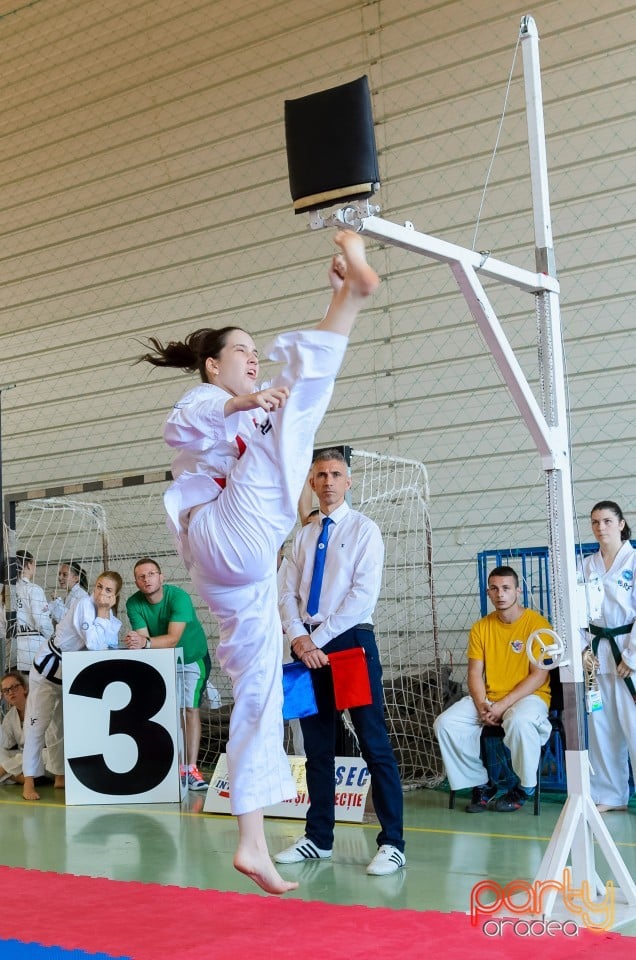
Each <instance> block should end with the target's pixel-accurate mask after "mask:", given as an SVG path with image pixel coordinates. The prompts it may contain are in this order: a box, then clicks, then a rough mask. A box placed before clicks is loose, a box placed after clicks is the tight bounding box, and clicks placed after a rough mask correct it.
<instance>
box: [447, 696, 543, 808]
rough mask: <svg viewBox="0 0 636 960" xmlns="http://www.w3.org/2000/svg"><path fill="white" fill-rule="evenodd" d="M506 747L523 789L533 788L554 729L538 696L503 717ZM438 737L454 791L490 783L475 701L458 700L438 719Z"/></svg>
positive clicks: (522, 703) (515, 705)
mask: <svg viewBox="0 0 636 960" xmlns="http://www.w3.org/2000/svg"><path fill="white" fill-rule="evenodd" d="M502 723H503V728H504V733H505V735H504V741H503V742H504V743H505V745H506V746H507V747H508V749H509V750H510V756H511V759H512V769H513V770H514V772H515V773H516V775H517V776H518V777H519V780H520V781H521V786H522V787H534V786H536V783H537V769H538V766H539V758H540V756H541V747H542V746H543V744H544V743H546V742H547V740H548V738H549V736H550V732H551V730H552V725H551V723H550V720H549V718H548V708H547V706H546V704H545V702H544V701H543V700H542V699H541V697H538V696H537V695H536V694H531V695H530V696H529V697H522V698H521V700H517V702H516V703H515V704H513V705H512V706H511V707H510V708H509V709H508V710H506V712H505V713H504V715H503V718H502ZM434 729H435V734H436V736H437V739H438V741H439V745H440V750H441V752H442V760H443V761H444V767H445V768H446V776H447V777H448V783H449V785H450V788H451V790H463V789H464V788H465V787H477V786H480V785H481V784H482V783H487V781H488V771H487V770H486V768H485V766H484V764H483V762H482V759H481V751H480V737H481V731H482V727H481V724H480V723H479V715H478V713H477V710H476V709H475V704H474V703H473V700H472V697H464V698H463V699H462V700H458V701H457V703H454V704H453V705H452V706H451V707H449V708H448V710H444V712H443V713H441V714H440V715H439V717H437V719H436V720H435V723H434Z"/></svg>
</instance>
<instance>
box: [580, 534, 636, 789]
mask: <svg viewBox="0 0 636 960" xmlns="http://www.w3.org/2000/svg"><path fill="white" fill-rule="evenodd" d="M583 572H584V575H585V582H586V591H587V593H588V597H589V604H590V609H591V610H593V611H597V610H598V609H600V611H601V613H600V616H595V617H594V618H593V619H592V620H591V621H590V622H591V623H593V624H594V625H595V626H597V627H609V628H615V627H622V626H627V625H628V624H632V626H631V629H630V630H629V631H628V632H626V633H622V634H619V635H618V636H616V637H615V641H616V644H617V646H618V648H619V650H620V651H621V655H622V658H623V660H624V661H625V663H626V664H627V666H628V667H631V668H632V669H633V670H636V622H635V621H636V593H635V591H634V578H635V577H636V550H634V548H633V547H632V545H631V544H630V543H629V541H625V543H623V546H622V547H621V549H620V550H619V552H618V553H617V555H616V557H615V559H614V562H613V564H612V566H611V567H610V569H609V570H605V564H604V562H603V558H602V557H601V554H600V551H599V552H597V553H593V554H591V555H590V556H589V557H586V558H585V559H584V561H583ZM593 639H594V638H593V637H592V636H591V635H589V634H588V640H590V641H592V640H593ZM597 656H598V659H599V668H598V671H597V679H598V684H599V689H600V691H601V699H602V701H603V709H602V710H594V711H593V712H592V713H591V714H590V715H589V725H588V731H589V749H590V763H591V766H592V775H591V792H592V799H593V800H594V802H595V803H606V804H609V805H610V806H617V807H622V806H625V804H626V803H627V802H628V800H629V773H628V766H627V758H628V754H629V757H630V758H631V762H632V769H634V770H636V703H634V699H633V697H632V695H631V693H630V691H629V690H628V688H627V685H626V684H625V681H624V680H623V679H621V677H619V676H618V674H617V673H616V663H615V661H614V657H613V656H612V650H611V646H610V643H609V641H608V640H606V639H601V640H600V641H599V644H598V651H597ZM631 679H632V681H633V682H634V684H635V685H636V674H632V678H631Z"/></svg>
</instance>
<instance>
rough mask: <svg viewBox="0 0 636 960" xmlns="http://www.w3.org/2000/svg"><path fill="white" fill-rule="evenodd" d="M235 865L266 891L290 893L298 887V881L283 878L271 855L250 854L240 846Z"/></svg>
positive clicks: (235, 856) (235, 857) (240, 871)
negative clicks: (292, 881) (293, 881)
mask: <svg viewBox="0 0 636 960" xmlns="http://www.w3.org/2000/svg"><path fill="white" fill-rule="evenodd" d="M234 867H235V869H236V870H238V871H239V873H244V874H245V876H246V877H249V878H250V880H253V881H254V883H256V884H258V886H259V887H261V889H263V890H264V891H265V892H266V893H278V894H280V893H289V891H290V890H296V888H297V887H298V884H297V883H291V882H290V881H288V880H283V878H282V877H281V875H280V874H279V872H278V870H277V869H276V867H275V866H274V864H273V863H272V861H271V860H270V858H269V856H267V855H260V854H259V855H256V854H254V853H253V852H250V853H249V854H248V853H247V852H243V851H242V850H241V847H240V846H239V848H238V850H237V851H236V854H235V855H234Z"/></svg>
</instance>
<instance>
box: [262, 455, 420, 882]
mask: <svg viewBox="0 0 636 960" xmlns="http://www.w3.org/2000/svg"><path fill="white" fill-rule="evenodd" d="M309 482H310V485H311V487H312V489H313V490H314V492H315V493H316V496H317V497H318V503H319V505H320V516H319V519H318V522H314V523H309V524H307V525H306V526H305V527H303V528H302V530H300V532H299V533H298V535H297V537H296V540H295V541H294V546H293V550H292V555H291V557H290V558H289V562H288V564H287V567H286V571H285V577H284V583H283V585H282V591H281V598H280V612H281V619H282V622H283V628H284V630H285V633H286V634H287V637H288V638H289V640H290V643H291V649H292V653H293V655H294V657H296V658H297V659H299V660H302V662H303V663H304V664H305V665H306V666H308V667H310V668H311V669H312V670H313V671H314V673H313V681H314V690H315V693H316V701H317V704H318V713H317V714H315V715H314V716H311V717H305V718H303V719H301V721H300V723H301V727H302V732H303V739H304V744H305V753H306V756H307V760H306V768H305V769H306V775H307V789H308V793H309V796H310V800H311V803H310V807H309V810H308V812H307V823H306V828H305V835H304V836H302V837H300V838H299V839H298V840H296V841H295V843H293V844H292V845H291V846H290V847H288V848H287V849H285V850H282V851H281V852H280V853H278V854H276V855H275V856H274V860H275V861H276V863H300V862H302V861H303V860H316V859H326V858H328V857H330V856H331V854H332V848H333V838H334V824H335V809H334V794H335V782H334V778H335V773H334V757H335V742H336V731H337V729H338V724H337V720H338V716H337V711H336V707H335V703H334V693H333V682H332V679H331V670H330V668H329V666H328V663H329V660H328V656H329V654H330V653H335V652H336V651H340V650H349V649H351V648H353V647H362V648H363V649H364V651H365V654H366V662H367V666H368V669H369V679H370V683H371V694H372V698H373V703H372V704H371V705H370V706H367V707H353V708H351V709H350V711H349V713H350V716H351V721H352V723H353V726H354V729H355V731H356V735H357V737H358V742H359V744H360V750H361V753H362V756H363V758H364V760H365V763H366V765H367V767H368V769H369V773H370V774H371V795H372V797H373V804H374V807H375V812H376V814H377V817H378V819H379V821H380V827H381V829H380V833H379V834H378V837H377V843H378V852H377V854H376V855H375V857H374V858H373V860H372V861H371V863H370V864H369V866H368V867H367V873H369V874H371V875H375V876H386V875H387V874H390V873H394V872H395V871H396V870H399V869H400V868H401V867H404V866H405V864H406V858H405V856H404V839H403V797H402V785H401V783H400V775H399V771H398V767H397V763H396V760H395V756H394V754H393V749H392V747H391V742H390V740H389V735H388V731H387V728H386V721H385V718H384V694H383V689H382V667H381V665H380V657H379V653H378V648H377V644H376V642H375V636H374V633H373V622H372V615H373V611H374V609H375V605H376V603H377V599H378V595H379V593H380V586H381V582H382V567H383V561H384V545H383V543H382V536H381V534H380V530H379V528H378V526H377V524H375V523H374V522H373V521H372V520H370V519H369V518H368V517H365V516H364V515H363V514H362V513H359V512H358V511H357V510H352V509H351V508H350V507H349V505H348V503H346V501H345V494H346V492H347V490H348V489H349V487H350V486H351V478H350V476H349V470H348V466H347V462H346V460H345V458H344V457H343V455H342V453H341V452H340V451H339V450H337V449H330V450H322V451H320V452H319V453H318V454H317V455H316V457H315V459H314V462H313V465H312V471H311V475H310V479H309ZM325 518H328V520H327V523H326V526H327V527H328V532H327V534H324V535H323V533H322V531H323V528H324V527H325ZM323 536H328V541H327V543H326V547H324V546H323V547H320V546H319V548H318V549H319V550H321V549H324V550H325V553H324V574H323V578H322V586H321V589H320V594H319V597H316V596H313V597H312V593H313V592H314V591H312V589H311V584H312V574H313V571H314V559H315V556H316V552H317V551H316V548H317V546H318V543H319V539H320V538H321V537H323ZM312 599H313V601H314V602H313V603H312ZM316 604H317V609H315V607H316ZM308 607H309V609H311V610H312V611H313V612H312V613H310V612H309V610H308Z"/></svg>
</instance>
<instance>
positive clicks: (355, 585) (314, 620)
mask: <svg viewBox="0 0 636 960" xmlns="http://www.w3.org/2000/svg"><path fill="white" fill-rule="evenodd" d="M323 517H324V514H323V513H321V514H320V523H318V522H315V523H308V524H307V525H306V526H304V527H303V528H302V530H300V531H299V533H298V534H297V536H296V539H295V541H294V546H293V549H292V555H291V557H290V558H289V562H288V563H287V564H286V567H285V575H284V583H283V586H282V590H281V597H280V615H281V620H282V622H283V629H284V630H285V633H286V634H287V637H288V639H289V640H290V641H291V640H293V639H294V638H295V637H300V636H302V635H303V634H305V635H307V630H306V628H305V626H304V625H305V624H306V623H308V624H312V625H313V624H319V626H317V628H316V629H315V630H314V631H313V632H312V634H311V639H312V641H313V642H314V643H315V645H316V646H317V647H324V646H325V644H327V643H329V641H330V640H333V639H334V637H338V636H340V634H341V633H344V632H345V630H349V629H350V628H351V627H355V626H356V624H358V623H373V619H372V617H373V611H374V609H375V605H376V603H377V601H378V596H379V593H380V587H381V585H382V570H383V566H384V544H383V543H382V535H381V533H380V528H379V527H378V525H377V524H376V523H374V522H373V520H370V519H369V517H365V516H364V514H362V513H359V512H358V511H357V510H352V509H351V508H350V506H349V504H348V503H346V502H345V503H343V504H341V505H340V506H339V507H337V508H336V509H335V510H334V511H333V513H330V514H329V519H330V520H332V521H333V523H332V524H331V525H330V526H329V542H328V546H327V555H326V558H325V571H324V576H323V581H322V589H321V592H320V603H319V608H318V612H317V613H315V614H314V615H313V616H309V614H308V613H307V599H308V597H309V588H310V586H311V576H312V573H313V569H314V557H315V554H316V543H317V542H318V537H319V536H320V532H321V529H322V520H323Z"/></svg>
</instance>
